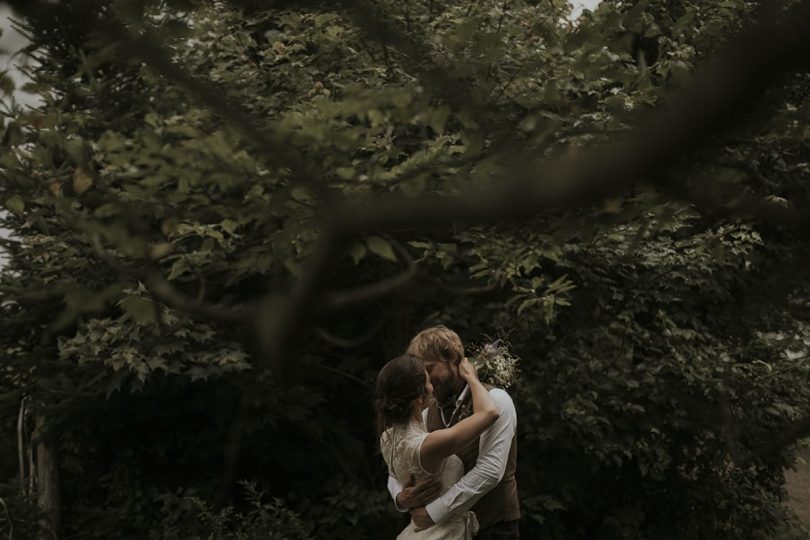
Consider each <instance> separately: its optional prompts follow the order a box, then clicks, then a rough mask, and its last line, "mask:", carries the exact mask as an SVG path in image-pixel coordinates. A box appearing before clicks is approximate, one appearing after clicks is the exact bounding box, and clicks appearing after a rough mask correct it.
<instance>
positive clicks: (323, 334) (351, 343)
mask: <svg viewBox="0 0 810 540" xmlns="http://www.w3.org/2000/svg"><path fill="white" fill-rule="evenodd" d="M381 328H382V320H378V321H377V323H376V324H374V325H373V326H372V327H371V328H369V329H368V330H366V331H365V332H363V333H362V334H361V335H359V336H357V337H354V338H342V337H338V336H336V335H334V334H332V333H330V332H328V331H327V330H325V329H324V328H321V327H320V326H316V327H315V333H316V334H317V335H318V337H319V338H321V339H322V340H324V341H325V342H326V343H328V344H329V345H332V346H334V347H338V348H341V349H356V348H357V347H361V346H363V345H365V344H366V343H368V342H369V341H370V340H371V339H372V338H373V337H374V336H376V335H377V333H378V332H379V331H380V329H381Z"/></svg>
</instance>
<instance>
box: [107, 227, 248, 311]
mask: <svg viewBox="0 0 810 540" xmlns="http://www.w3.org/2000/svg"><path fill="white" fill-rule="evenodd" d="M92 240H93V248H94V253H95V255H96V256H97V257H98V258H99V259H101V260H102V261H104V262H105V263H106V264H107V265H108V266H109V267H110V268H112V269H114V270H116V271H118V272H119V273H121V274H123V275H128V276H132V277H133V278H136V279H138V280H140V281H142V282H143V284H144V285H145V286H146V288H147V289H148V290H149V293H150V294H151V295H152V296H153V297H154V298H155V299H157V300H160V301H161V302H163V303H164V304H166V305H167V306H169V307H171V308H174V309H177V310H180V311H183V312H185V313H191V314H194V315H197V316H200V317H203V318H205V319H210V320H214V321H220V322H225V323H243V322H246V321H249V320H251V319H252V318H253V317H254V315H255V312H256V308H255V306H253V305H250V304H247V305H243V306H236V307H234V306H218V305H211V304H206V303H205V302H203V301H202V299H201V298H196V299H195V298H191V297H189V296H186V295H185V294H183V293H182V292H180V291H179V290H177V289H176V288H175V287H174V286H173V285H172V284H171V283H170V282H169V281H168V280H167V279H166V278H164V277H163V275H162V274H161V273H160V272H159V271H158V270H156V269H154V268H148V267H145V266H127V265H124V264H123V263H122V262H121V261H119V260H118V259H116V258H115V257H113V256H112V255H110V254H109V253H107V251H106V250H105V249H104V247H103V246H102V245H101V240H100V239H99V237H98V236H97V235H94V236H93V239H92Z"/></svg>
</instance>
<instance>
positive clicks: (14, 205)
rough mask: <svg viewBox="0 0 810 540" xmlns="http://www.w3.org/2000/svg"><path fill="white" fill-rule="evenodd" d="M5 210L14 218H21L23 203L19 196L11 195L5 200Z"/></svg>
mask: <svg viewBox="0 0 810 540" xmlns="http://www.w3.org/2000/svg"><path fill="white" fill-rule="evenodd" d="M6 208H8V210H9V211H10V212H12V213H13V214H14V215H15V216H18V217H19V216H21V215H22V213H23V210H25V203H24V202H23V200H22V198H20V196H19V195H12V196H11V197H9V198H8V199H7V200H6Z"/></svg>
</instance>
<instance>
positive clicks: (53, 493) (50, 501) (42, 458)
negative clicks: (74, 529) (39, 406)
mask: <svg viewBox="0 0 810 540" xmlns="http://www.w3.org/2000/svg"><path fill="white" fill-rule="evenodd" d="M45 425H46V424H45V418H44V417H43V416H42V415H41V414H38V415H37V420H36V433H35V437H34V439H35V440H36V441H37V443H36V444H37V504H38V505H39V508H40V510H41V511H42V513H43V517H42V519H41V520H40V526H41V529H40V532H39V540H57V539H58V538H59V526H60V524H61V519H60V518H61V512H62V498H61V496H60V493H59V455H58V453H57V449H56V443H55V441H53V440H51V441H43V440H40V437H41V435H42V434H43V433H44V431H45Z"/></svg>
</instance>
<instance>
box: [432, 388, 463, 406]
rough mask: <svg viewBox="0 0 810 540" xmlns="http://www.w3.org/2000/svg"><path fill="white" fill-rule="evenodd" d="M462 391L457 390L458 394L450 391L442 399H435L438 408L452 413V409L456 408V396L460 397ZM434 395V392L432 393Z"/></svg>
mask: <svg viewBox="0 0 810 540" xmlns="http://www.w3.org/2000/svg"><path fill="white" fill-rule="evenodd" d="M463 390H464V389H463V388H462V389H461V390H459V391H458V392H453V391H450V393H448V394H447V395H445V396H444V397H442V398H441V399H439V398H438V397H437V399H436V402H437V403H438V404H439V406H440V407H441V408H442V409H444V410H450V411H452V410H453V409H454V408H455V407H456V399H458V396H460V395H461V392H462V391H463ZM434 393H435V392H434Z"/></svg>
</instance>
